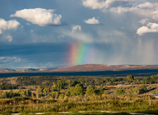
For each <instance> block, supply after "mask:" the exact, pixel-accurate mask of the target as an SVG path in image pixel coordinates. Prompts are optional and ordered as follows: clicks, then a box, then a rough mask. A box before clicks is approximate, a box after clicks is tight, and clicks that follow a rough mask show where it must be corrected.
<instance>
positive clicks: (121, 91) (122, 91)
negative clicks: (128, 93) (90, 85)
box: [115, 89, 125, 95]
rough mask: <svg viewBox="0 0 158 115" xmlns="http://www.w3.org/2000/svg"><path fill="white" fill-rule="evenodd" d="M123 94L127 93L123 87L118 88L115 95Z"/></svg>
mask: <svg viewBox="0 0 158 115" xmlns="http://www.w3.org/2000/svg"><path fill="white" fill-rule="evenodd" d="M123 94H125V90H123V89H117V90H116V91H115V95H123Z"/></svg>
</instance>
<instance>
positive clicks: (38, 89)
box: [36, 87, 42, 99]
mask: <svg viewBox="0 0 158 115" xmlns="http://www.w3.org/2000/svg"><path fill="white" fill-rule="evenodd" d="M41 91H42V89H41V88H40V87H38V88H37V89H36V98H37V99H38V98H39V93H41Z"/></svg>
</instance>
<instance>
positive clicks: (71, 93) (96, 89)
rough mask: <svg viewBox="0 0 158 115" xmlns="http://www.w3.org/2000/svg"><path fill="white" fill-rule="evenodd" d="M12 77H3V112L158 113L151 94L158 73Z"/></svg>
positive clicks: (0, 96)
mask: <svg viewBox="0 0 158 115" xmlns="http://www.w3.org/2000/svg"><path fill="white" fill-rule="evenodd" d="M10 79H11V80H10ZM10 79H8V78H2V79H0V83H1V85H0V88H1V90H0V113H2V114H10V113H15V112H18V113H24V114H27V113H36V112H45V113H47V114H53V113H54V114H56V113H57V112H73V113H71V114H76V112H78V111H86V112H88V113H91V114H93V113H94V114H96V112H97V111H117V112H145V113H146V112H147V113H158V99H157V98H155V97H154V96H153V95H151V94H157V93H158V85H157V84H156V83H158V75H152V76H150V77H134V76H132V75H128V76H126V77H105V76H98V77H94V76H88V77H80V76H78V77H76V76H75V77H73V76H70V77H67V76H65V77H57V76H43V77H41V76H39V77H14V78H10ZM58 114H60V113H58ZM69 114H70V113H69ZM77 114H80V113H77ZM82 114H83V113H82ZM85 114H87V113H85ZM100 114H101V113H100ZM124 114H125V113H124Z"/></svg>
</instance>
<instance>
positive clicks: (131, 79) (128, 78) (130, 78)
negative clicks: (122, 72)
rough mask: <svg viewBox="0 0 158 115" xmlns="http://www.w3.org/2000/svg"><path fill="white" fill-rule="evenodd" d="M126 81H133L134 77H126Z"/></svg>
mask: <svg viewBox="0 0 158 115" xmlns="http://www.w3.org/2000/svg"><path fill="white" fill-rule="evenodd" d="M126 80H127V81H133V80H134V76H133V75H127V77H126Z"/></svg>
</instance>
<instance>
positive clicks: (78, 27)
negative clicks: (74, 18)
mask: <svg viewBox="0 0 158 115" xmlns="http://www.w3.org/2000/svg"><path fill="white" fill-rule="evenodd" d="M71 29H72V32H75V31H78V30H79V31H81V30H82V28H81V26H80V25H73V26H72V28H71Z"/></svg>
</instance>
